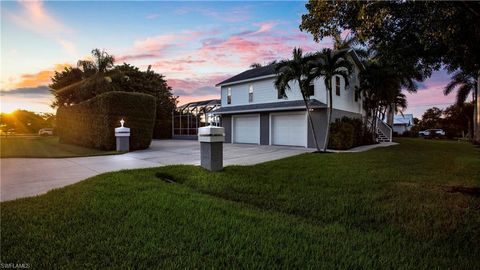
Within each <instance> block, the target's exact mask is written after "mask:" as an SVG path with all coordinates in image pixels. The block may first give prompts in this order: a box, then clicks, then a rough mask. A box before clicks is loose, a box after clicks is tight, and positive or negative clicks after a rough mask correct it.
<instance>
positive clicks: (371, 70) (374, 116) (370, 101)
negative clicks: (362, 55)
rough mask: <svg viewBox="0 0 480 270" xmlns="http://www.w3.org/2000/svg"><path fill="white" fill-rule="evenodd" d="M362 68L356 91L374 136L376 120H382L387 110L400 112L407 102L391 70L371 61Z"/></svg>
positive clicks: (397, 77)
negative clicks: (361, 98)
mask: <svg viewBox="0 0 480 270" xmlns="http://www.w3.org/2000/svg"><path fill="white" fill-rule="evenodd" d="M364 66H365V69H364V70H363V71H361V72H360V74H359V79H360V86H359V89H358V91H359V92H360V94H361V95H362V96H363V108H364V110H365V111H366V114H367V118H369V119H370V132H371V133H372V135H373V136H375V134H376V129H377V121H378V119H380V120H381V119H384V117H385V114H386V113H387V112H388V110H393V112H401V111H402V110H403V109H404V108H406V106H407V101H406V97H405V95H404V94H403V93H402V92H401V86H402V81H401V79H400V78H399V76H398V74H397V73H396V72H395V70H394V69H393V68H391V67H390V66H388V65H385V64H383V63H380V62H378V61H372V60H370V61H366V62H365V63H364ZM366 124H367V122H366Z"/></svg>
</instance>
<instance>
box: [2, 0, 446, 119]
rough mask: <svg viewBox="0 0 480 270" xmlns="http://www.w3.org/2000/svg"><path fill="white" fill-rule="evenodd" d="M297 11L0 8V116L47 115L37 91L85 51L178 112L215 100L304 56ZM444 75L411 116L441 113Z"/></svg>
mask: <svg viewBox="0 0 480 270" xmlns="http://www.w3.org/2000/svg"><path fill="white" fill-rule="evenodd" d="M304 5H305V2H66V1H65V2H4V1H2V2H1V56H0V58H1V78H0V88H1V93H0V98H1V108H0V109H1V111H3V112H9V111H12V110H14V109H16V108H22V109H27V110H32V111H36V112H53V109H52V108H50V107H49V105H50V103H51V95H50V94H49V90H48V87H47V85H48V84H49V82H50V77H51V76H52V74H53V72H54V71H55V70H61V69H63V67H65V66H67V65H75V64H76V62H77V60H78V59H82V58H85V57H87V56H88V55H89V53H90V51H91V50H92V49H94V48H100V49H105V50H107V51H108V52H109V53H111V54H113V55H114V56H115V57H116V60H117V62H116V63H117V64H121V63H123V62H127V63H130V64H133V65H136V66H138V67H140V68H141V69H146V68H147V67H148V65H152V67H153V69H154V70H155V71H157V72H159V73H161V74H164V75H165V76H166V78H167V80H168V84H169V85H171V86H172V88H173V90H174V94H175V95H178V96H180V103H185V102H189V101H193V100H201V99H210V98H219V89H218V88H215V87H214V85H215V84H216V83H218V82H220V81H222V80H223V79H225V78H227V77H229V76H231V75H235V74H236V73H239V72H241V71H243V70H245V69H248V67H249V66H250V64H251V63H253V62H259V63H268V62H270V61H271V60H275V59H283V58H286V57H289V56H290V54H291V51H292V48H293V47H295V46H297V47H301V48H303V49H304V50H305V51H314V50H318V49H321V48H323V47H329V46H331V40H329V39H326V40H323V41H322V42H321V43H315V42H313V39H312V37H311V35H310V34H308V33H302V32H300V30H299V29H298V25H299V23H300V17H301V14H303V13H305V12H306V9H305V7H304ZM448 79H449V76H448V74H447V73H446V72H445V71H443V70H442V71H439V72H436V73H435V74H434V75H433V76H432V77H431V78H430V79H429V80H427V81H426V82H423V83H422V84H421V85H420V89H419V91H418V93H416V94H413V95H410V94H408V95H407V96H408V102H409V108H408V109H407V111H406V112H413V113H414V114H415V116H418V117H419V116H421V114H422V113H423V111H424V110H425V109H426V108H428V107H431V106H434V105H436V106H438V107H441V108H443V107H446V106H447V105H449V104H451V103H452V102H453V101H454V98H455V95H452V96H449V97H445V96H443V94H442V89H443V87H444V86H445V84H446V83H447V82H448Z"/></svg>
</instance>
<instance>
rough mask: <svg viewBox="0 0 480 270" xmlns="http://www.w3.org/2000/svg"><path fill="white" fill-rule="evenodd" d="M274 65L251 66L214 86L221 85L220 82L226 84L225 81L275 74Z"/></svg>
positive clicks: (230, 81)
mask: <svg viewBox="0 0 480 270" xmlns="http://www.w3.org/2000/svg"><path fill="white" fill-rule="evenodd" d="M275 73H276V72H275V65H274V64H272V65H268V66H264V67H259V68H253V69H249V70H246V71H244V72H242V73H240V74H237V75H235V76H233V77H231V78H228V79H226V80H224V81H223V82H221V83H218V84H217V85H216V86H219V85H222V84H227V83H232V82H238V81H243V80H248V79H253V78H257V77H263V76H268V75H273V74H275Z"/></svg>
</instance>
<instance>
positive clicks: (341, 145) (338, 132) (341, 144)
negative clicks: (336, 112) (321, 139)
mask: <svg viewBox="0 0 480 270" xmlns="http://www.w3.org/2000/svg"><path fill="white" fill-rule="evenodd" d="M372 138H373V136H372V134H371V133H370V131H368V130H366V129H365V125H364V124H363V122H362V120H361V119H360V118H349V117H343V118H342V119H336V120H335V122H334V123H332V124H330V136H329V140H328V148H330V149H337V150H346V149H350V148H352V147H357V146H360V145H366V144H372V143H374V141H373V139H372Z"/></svg>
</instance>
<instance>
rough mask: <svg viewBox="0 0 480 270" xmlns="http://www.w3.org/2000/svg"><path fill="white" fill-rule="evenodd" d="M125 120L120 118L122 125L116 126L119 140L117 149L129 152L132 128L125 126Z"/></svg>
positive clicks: (117, 139)
mask: <svg viewBox="0 0 480 270" xmlns="http://www.w3.org/2000/svg"><path fill="white" fill-rule="evenodd" d="M124 123H125V121H124V120H123V119H122V120H120V124H121V127H117V128H115V138H116V141H117V151H119V152H128V151H130V128H128V127H124V126H123V124H124Z"/></svg>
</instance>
